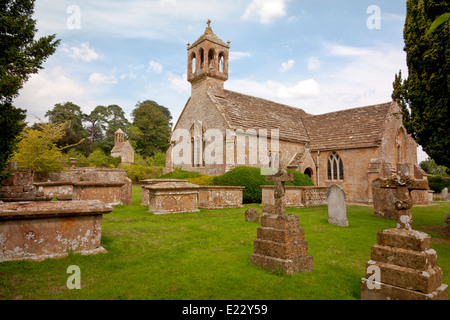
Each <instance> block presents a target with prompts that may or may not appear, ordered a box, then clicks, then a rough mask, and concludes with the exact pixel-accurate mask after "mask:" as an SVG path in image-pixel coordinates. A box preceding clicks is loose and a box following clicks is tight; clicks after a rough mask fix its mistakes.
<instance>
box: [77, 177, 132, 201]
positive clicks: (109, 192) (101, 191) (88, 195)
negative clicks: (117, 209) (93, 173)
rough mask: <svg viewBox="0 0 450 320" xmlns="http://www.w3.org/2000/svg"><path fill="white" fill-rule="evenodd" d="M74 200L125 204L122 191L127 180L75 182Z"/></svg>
mask: <svg viewBox="0 0 450 320" xmlns="http://www.w3.org/2000/svg"><path fill="white" fill-rule="evenodd" d="M72 185H73V193H72V199H73V200H99V201H102V202H105V203H110V204H112V205H118V204H123V203H122V192H123V189H122V188H123V186H124V185H125V182H115V181H113V182H93V181H80V182H74V183H73V184H72Z"/></svg>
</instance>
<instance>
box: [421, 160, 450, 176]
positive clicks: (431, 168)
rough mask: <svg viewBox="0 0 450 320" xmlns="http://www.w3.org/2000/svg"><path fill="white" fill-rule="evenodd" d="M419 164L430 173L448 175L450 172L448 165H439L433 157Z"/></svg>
mask: <svg viewBox="0 0 450 320" xmlns="http://www.w3.org/2000/svg"><path fill="white" fill-rule="evenodd" d="M419 165H420V167H421V168H422V169H423V170H424V171H425V172H426V173H428V174H430V175H439V176H447V175H448V173H450V171H449V169H448V168H447V167H444V166H438V165H437V164H436V162H434V160H433V159H431V158H427V159H426V160H424V161H421V162H420V164H419Z"/></svg>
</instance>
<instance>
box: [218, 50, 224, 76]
mask: <svg viewBox="0 0 450 320" xmlns="http://www.w3.org/2000/svg"><path fill="white" fill-rule="evenodd" d="M224 60H225V59H224V54H223V52H221V53H219V66H218V67H219V72H224V70H225V69H224V63H225V61H224Z"/></svg>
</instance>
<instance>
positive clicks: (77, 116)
mask: <svg viewBox="0 0 450 320" xmlns="http://www.w3.org/2000/svg"><path fill="white" fill-rule="evenodd" d="M45 116H46V117H48V119H49V121H50V123H53V124H58V123H68V124H69V125H68V126H66V134H65V135H64V136H63V137H62V138H61V140H59V141H58V142H57V145H58V146H59V147H61V146H65V145H72V144H77V146H78V147H77V149H78V150H79V151H84V152H85V153H87V151H88V148H89V146H88V143H87V142H85V143H80V141H82V140H84V139H86V138H87V137H88V131H87V130H86V129H85V128H84V126H83V121H85V120H86V118H87V115H86V114H85V113H83V111H82V110H81V107H80V106H78V105H76V104H74V103H72V102H65V103H63V104H61V103H57V104H55V107H54V108H53V109H52V110H49V111H47V112H46V113H45ZM79 143H80V144H79Z"/></svg>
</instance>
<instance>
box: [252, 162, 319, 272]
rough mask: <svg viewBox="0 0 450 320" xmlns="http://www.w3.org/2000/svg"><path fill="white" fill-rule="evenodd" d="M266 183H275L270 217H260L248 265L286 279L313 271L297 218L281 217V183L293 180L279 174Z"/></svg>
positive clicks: (282, 212)
mask: <svg viewBox="0 0 450 320" xmlns="http://www.w3.org/2000/svg"><path fill="white" fill-rule="evenodd" d="M266 180H267V181H274V182H275V190H274V193H275V206H274V213H273V214H263V215H262V217H261V227H259V228H258V229H257V239H256V240H255V241H254V253H253V254H251V255H250V258H249V262H250V263H254V264H257V265H259V266H261V267H262V268H263V269H266V270H280V271H281V272H283V273H285V274H290V275H292V274H295V273H298V272H310V271H312V270H313V257H312V256H309V255H308V243H307V242H306V241H305V237H304V230H303V229H302V228H300V227H299V218H298V217H297V216H294V215H292V214H286V213H285V205H286V200H285V197H284V196H285V186H284V183H285V182H286V181H293V180H294V176H293V174H288V173H287V172H286V171H285V170H280V171H278V173H276V174H275V175H273V176H266Z"/></svg>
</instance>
